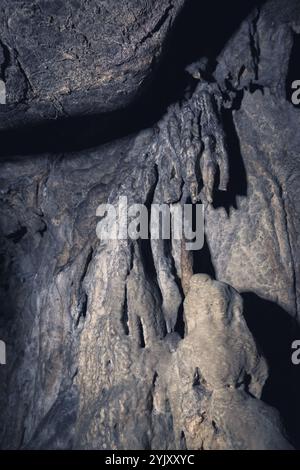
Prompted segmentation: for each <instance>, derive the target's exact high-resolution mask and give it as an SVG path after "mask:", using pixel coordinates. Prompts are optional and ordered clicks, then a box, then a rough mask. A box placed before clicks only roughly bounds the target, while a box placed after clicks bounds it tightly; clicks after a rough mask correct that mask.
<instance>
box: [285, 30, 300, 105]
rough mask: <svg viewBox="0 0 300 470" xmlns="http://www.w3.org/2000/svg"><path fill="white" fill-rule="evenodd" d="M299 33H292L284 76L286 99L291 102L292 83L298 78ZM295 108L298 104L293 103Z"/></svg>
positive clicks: (299, 73) (299, 65) (299, 62)
mask: <svg viewBox="0 0 300 470" xmlns="http://www.w3.org/2000/svg"><path fill="white" fill-rule="evenodd" d="M299 57H300V34H296V33H294V35H293V47H292V51H291V56H290V61H289V68H288V74H287V77H286V99H287V100H288V101H289V102H290V103H292V94H293V93H294V91H295V90H294V89H293V88H292V83H293V82H294V81H296V80H300V60H299ZM294 106H296V107H297V108H298V107H300V104H299V105H294Z"/></svg>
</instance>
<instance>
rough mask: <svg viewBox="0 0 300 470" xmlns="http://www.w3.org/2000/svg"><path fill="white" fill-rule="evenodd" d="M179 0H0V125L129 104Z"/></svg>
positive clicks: (147, 74)
mask: <svg viewBox="0 0 300 470" xmlns="http://www.w3.org/2000/svg"><path fill="white" fill-rule="evenodd" d="M183 4H184V0H173V1H170V0H146V1H141V0H130V1H117V2H116V1H111V0H88V1H81V0H67V1H63V0H55V1H50V2H49V1H47V0H46V1H45V0H32V1H27V2H23V1H20V0H13V1H11V0H9V1H6V0H3V1H1V5H0V12H1V14H0V18H1V19H0V29H1V35H0V70H1V72H0V79H1V81H2V82H4V83H5V87H6V103H7V105H9V106H6V107H5V108H2V109H1V108H0V129H7V128H9V127H14V126H17V125H24V124H32V123H40V122H42V121H43V120H46V119H48V120H49V119H56V118H58V117H67V116H70V115H71V116H74V115H82V114H91V113H103V112H108V111H114V110H116V109H118V108H120V107H124V106H126V105H128V104H130V103H131V102H132V101H133V100H134V98H136V97H137V96H138V94H139V93H140V92H141V91H142V90H143V89H144V88H145V86H146V84H147V82H148V81H149V79H150V78H151V76H152V75H153V71H154V70H155V67H156V65H157V62H158V61H159V59H160V56H161V54H162V50H163V46H164V44H165V39H166V37H167V35H168V32H169V31H170V28H171V26H172V24H173V21H174V19H175V18H176V15H177V14H178V13H179V11H180V10H181V7H182V6H183Z"/></svg>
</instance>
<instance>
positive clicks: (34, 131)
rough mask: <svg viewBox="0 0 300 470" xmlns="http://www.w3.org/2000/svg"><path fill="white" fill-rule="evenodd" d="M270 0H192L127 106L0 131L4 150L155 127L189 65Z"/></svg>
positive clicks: (41, 148) (75, 144) (181, 88)
mask: <svg viewBox="0 0 300 470" xmlns="http://www.w3.org/2000/svg"><path fill="white" fill-rule="evenodd" d="M263 3H264V0H243V2H241V1H240V0H228V1H227V2H220V1H219V0H211V1H210V2H208V3H207V4H206V5H205V8H203V5H202V2H199V1H197V0H189V1H187V3H186V6H185V7H184V8H183V11H182V12H181V14H180V15H179V17H178V19H177V21H176V22H175V25H174V28H173V30H172V32H171V33H170V34H169V37H168V40H167V42H166V44H165V47H164V54H163V57H162V59H161V61H160V63H159V65H158V67H157V68H155V71H154V73H153V75H152V77H151V78H150V79H149V80H148V84H147V86H145V88H144V90H143V92H142V94H140V96H139V97H137V99H136V100H135V102H134V103H132V105H130V106H128V107H126V108H125V109H120V110H118V111H115V112H111V113H105V114H100V115H88V116H79V117H75V116H74V117H68V118H64V119H57V120H53V121H48V122H44V123H43V124H41V125H36V126H32V127H26V129H25V128H23V129H21V128H20V129H18V130H8V131H2V132H1V133H0V138H1V149H0V156H1V155H2V156H9V155H17V154H19V155H34V154H40V153H44V152H52V153H61V152H64V153H67V152H72V151H79V150H83V149H87V148H92V147H95V146H98V145H100V144H103V143H106V142H110V141H112V140H116V139H119V138H122V137H124V136H128V135H131V134H133V133H137V132H138V131H140V130H141V129H145V128H148V127H152V126H153V125H154V124H155V123H157V122H158V121H159V119H160V118H161V117H162V116H163V115H164V114H165V112H166V110H167V108H168V106H169V105H170V104H171V103H174V102H178V101H180V100H181V99H182V98H183V97H184V95H185V91H186V89H187V86H188V84H189V83H190V75H189V74H188V73H187V72H186V71H185V68H186V66H187V65H188V64H191V63H192V62H195V61H196V60H197V59H199V58H200V57H204V56H205V57H207V58H208V59H209V62H210V63H214V62H215V59H216V57H217V56H218V54H219V53H220V51H221V50H222V49H223V47H224V46H225V45H226V43H227V41H228V40H229V39H230V37H231V36H232V35H233V34H234V32H235V31H236V29H237V28H238V26H239V25H240V24H241V22H242V21H243V20H244V19H245V18H246V16H248V14H249V13H250V12H251V11H252V9H253V8H254V7H256V6H258V5H261V4H263Z"/></svg>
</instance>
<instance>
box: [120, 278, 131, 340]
mask: <svg viewBox="0 0 300 470" xmlns="http://www.w3.org/2000/svg"><path fill="white" fill-rule="evenodd" d="M121 323H122V325H123V329H124V333H125V335H126V336H128V335H129V326H128V301H127V284H125V292H124V302H123V307H122V316H121Z"/></svg>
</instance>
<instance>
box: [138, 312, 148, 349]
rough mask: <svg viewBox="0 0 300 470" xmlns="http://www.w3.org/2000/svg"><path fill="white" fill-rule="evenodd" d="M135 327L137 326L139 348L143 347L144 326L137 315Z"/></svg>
mask: <svg viewBox="0 0 300 470" xmlns="http://www.w3.org/2000/svg"><path fill="white" fill-rule="evenodd" d="M137 328H138V335H139V345H140V347H141V348H145V346H146V344H145V336H144V328H143V324H142V320H141V319H140V317H137Z"/></svg>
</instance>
